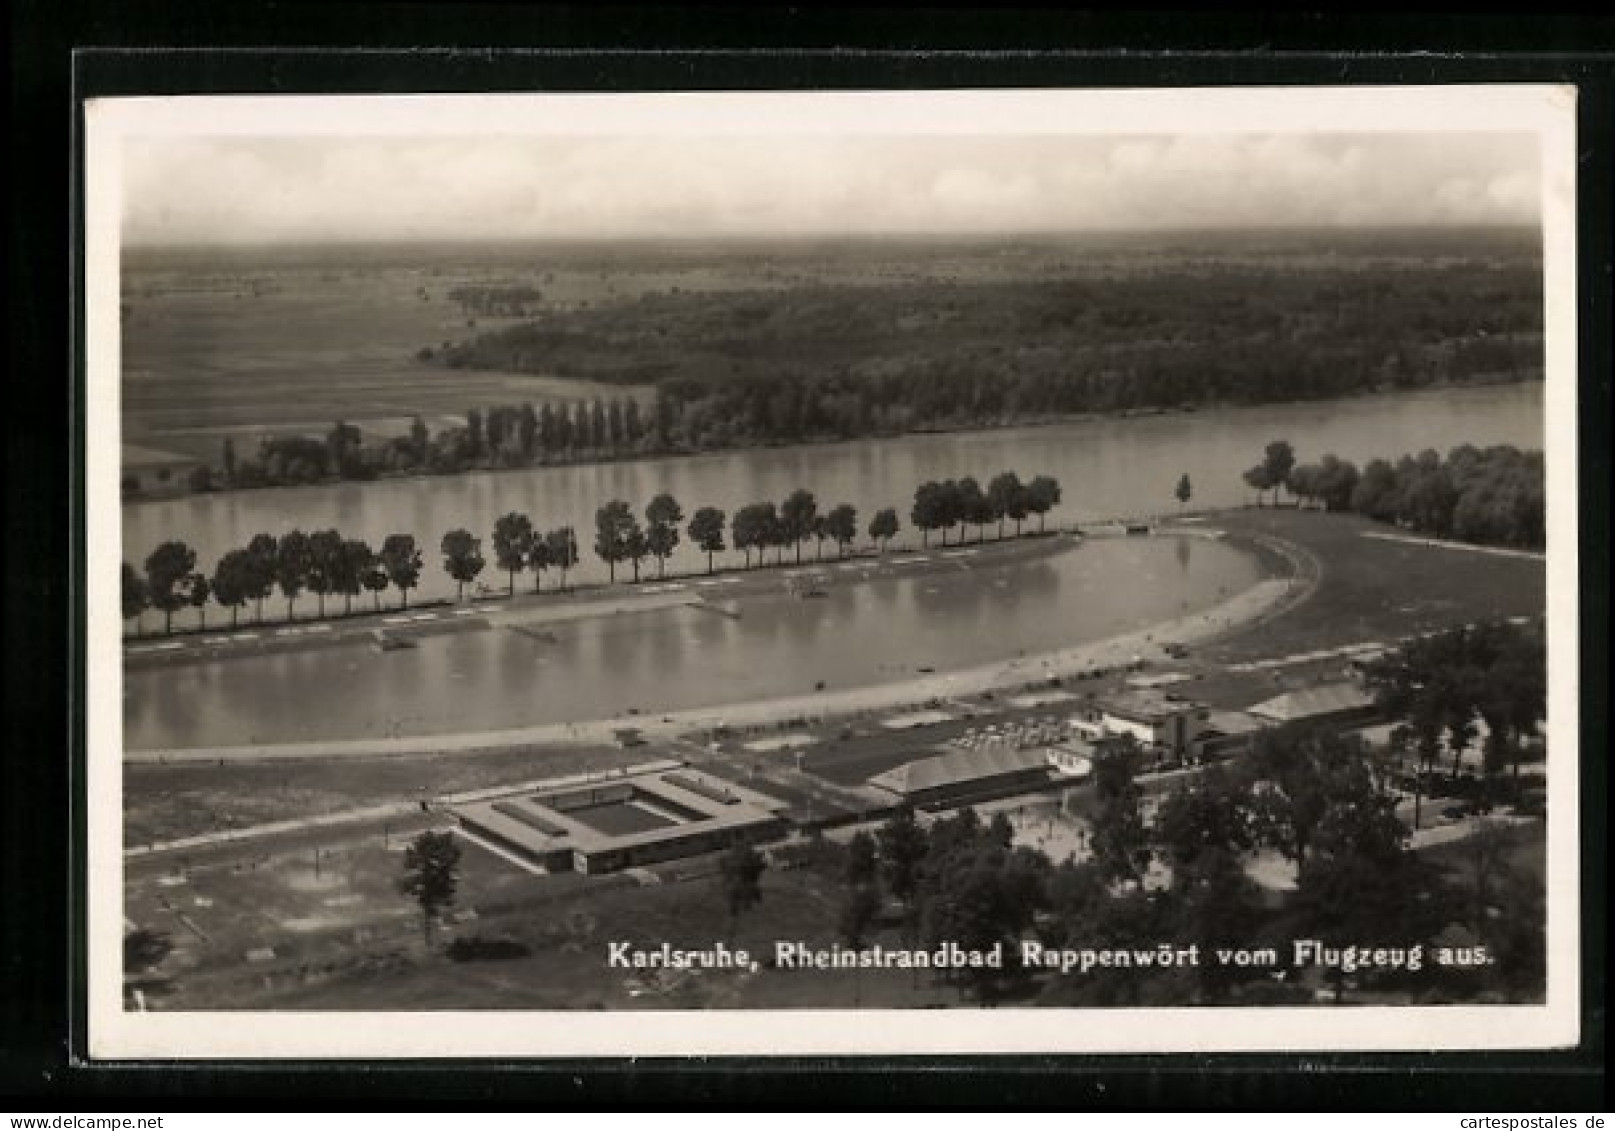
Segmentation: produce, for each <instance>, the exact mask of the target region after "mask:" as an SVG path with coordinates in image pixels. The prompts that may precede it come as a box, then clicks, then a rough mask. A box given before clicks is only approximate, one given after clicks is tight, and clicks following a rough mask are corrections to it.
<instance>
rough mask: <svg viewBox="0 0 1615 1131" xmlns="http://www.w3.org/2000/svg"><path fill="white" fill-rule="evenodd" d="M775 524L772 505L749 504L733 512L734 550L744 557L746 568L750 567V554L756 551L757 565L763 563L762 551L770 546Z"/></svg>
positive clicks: (775, 518) (775, 519)
mask: <svg viewBox="0 0 1615 1131" xmlns="http://www.w3.org/2000/svg"><path fill="white" fill-rule="evenodd" d="M776 524H777V517H776V515H775V513H774V504H773V503H751V504H748V505H747V506H744V507H741V508H740V509H739V510H738V511H736V512H735V521H734V525H733V527H732V528H731V530H732V533H733V535H734V540H735V549H737V550H740V551H741V552H742V553H744V554H745V555H746V566H747V568H750V566H751V552H752V550H753V549H755V550H756V551H757V564H758V565H761V564H762V562H763V551H764V550H765V549H766V548H767V547H768V546H769V545H771V544H772V542H771V539H772V538H773V529H774V526H775V525H776Z"/></svg>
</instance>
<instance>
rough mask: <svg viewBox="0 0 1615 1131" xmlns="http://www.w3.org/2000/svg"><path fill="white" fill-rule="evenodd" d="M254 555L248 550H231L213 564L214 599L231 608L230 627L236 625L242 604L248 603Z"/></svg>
mask: <svg viewBox="0 0 1615 1131" xmlns="http://www.w3.org/2000/svg"><path fill="white" fill-rule="evenodd" d="M251 559H252V555H251V553H250V552H249V551H247V550H230V551H229V552H227V553H226V554H225V555H224V556H223V557H221V558H220V559H219V560H218V562H216V563H215V564H214V566H213V584H212V588H213V599H214V600H216V601H218V603H219V604H221V605H223V606H224V607H225V608H227V609H229V610H230V627H231V628H234V627H236V619H237V616H238V614H239V613H240V612H241V606H242V605H245V604H246V603H247V598H248V597H249V593H248V591H247V587H248V584H249V578H250V577H251V573H252V560H251Z"/></svg>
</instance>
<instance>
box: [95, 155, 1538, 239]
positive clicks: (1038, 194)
mask: <svg viewBox="0 0 1615 1131" xmlns="http://www.w3.org/2000/svg"><path fill="white" fill-rule="evenodd" d="M123 177H124V180H123V186H124V194H123V220H124V238H125V239H126V240H127V241H129V242H130V243H139V244H161V243H215V242H264V241H270V242H273V241H281V240H285V241H301V240H332V239H337V240H386V239H421V238H427V239H482V238H498V239H530V238H544V237H567V238H573V237H614V236H624V237H636V236H650V237H702V236H744V235H773V234H791V235H856V234H879V233H894V234H897V233H950V234H951V233H958V234H967V233H1020V232H1048V231H1084V230H1105V231H1115V230H1126V229H1164V228H1220V227H1250V226H1281V225H1306V226H1332V227H1352V226H1375V225H1402V224H1417V225H1430V224H1434V225H1470V224H1519V223H1535V222H1537V221H1538V219H1539V214H1540V206H1539V195H1540V174H1539V167H1538V157H1537V139H1536V138H1535V137H1533V136H1531V135H1529V134H1485V133H1453V134H1441V135H1434V134H1406V133H1403V134H1394V135H1392V134H1365V133H1357V134H1331V135H1324V134H1305V133H1302V134H1296V133H1286V134H1266V135H1259V134H1238V135H1205V134H1200V135H1155V136H1142V135H1140V136H1109V137H1091V136H1090V137H1083V136H1050V135H1045V136H1022V137H990V136H984V137H970V136H947V137H917V136H893V137H871V136H856V137H833V136H828V137H827V136H822V135H820V136H812V135H801V136H792V135H768V136H751V137H745V136H740V137H737V136H720V137H698V136H697V137H692V136H680V137H643V138H635V137H624V136H614V137H592V138H591V137H576V136H572V137H513V136H492V137H490V136H479V137H452V136H433V137H422V138H399V137H382V138H375V137H372V138H339V137H298V138H290V137H288V138H268V137H240V136H236V137H228V138H220V137H214V138H209V137H194V136H193V137H173V136H169V137H158V138H130V139H127V140H126V142H125V148H124V168H123Z"/></svg>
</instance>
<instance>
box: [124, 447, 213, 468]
mask: <svg viewBox="0 0 1615 1131" xmlns="http://www.w3.org/2000/svg"><path fill="white" fill-rule="evenodd" d="M201 462H202V461H201V460H199V459H197V458H196V457H195V456H185V455H180V454H179V453H178V452H165V451H162V450H161V449H158V448H143V447H141V446H140V445H138V444H125V445H124V446H123V466H124V470H126V471H128V470H133V469H137V468H142V467H180V466H184V465H186V464H193V463H201Z"/></svg>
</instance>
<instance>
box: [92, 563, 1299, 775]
mask: <svg viewBox="0 0 1615 1131" xmlns="http://www.w3.org/2000/svg"><path fill="white" fill-rule="evenodd" d="M1315 583H1316V582H1315V579H1308V578H1305V577H1296V576H1291V577H1270V578H1267V579H1264V580H1262V581H1258V582H1257V583H1256V584H1255V585H1252V586H1251V587H1249V588H1247V589H1245V590H1242V591H1241V592H1239V593H1237V594H1235V595H1233V596H1232V597H1229V598H1227V599H1226V600H1224V601H1222V602H1219V603H1218V604H1216V605H1212V606H1210V607H1208V608H1204V609H1201V610H1200V611H1198V612H1194V613H1188V614H1183V615H1180V616H1177V617H1171V618H1168V619H1166V620H1163V621H1158V622H1155V623H1153V624H1149V625H1145V626H1143V627H1141V628H1138V629H1135V630H1133V631H1131V632H1126V633H1121V634H1118V635H1115V636H1111V637H1106V638H1103V639H1100V640H1094V641H1088V642H1085V643H1081V644H1075V645H1071V646H1069V647H1066V648H1062V649H1058V650H1055V651H1050V652H1043V653H1037V654H1033V655H1028V656H1019V657H1015V658H1013V659H1008V660H999V661H995V662H993V663H989V664H981V665H977V666H975V667H970V668H962V669H958V670H955V671H947V672H937V673H934V674H927V675H924V676H920V677H918V678H914V679H907V680H898V681H894V682H891V683H881V684H875V685H871V686H867V687H859V688H848V689H845V690H840V691H825V692H812V693H808V694H799V695H790V696H779V697H776V698H772V699H760V700H753V701H749V702H741V703H735V704H721V705H716V706H707V707H691V708H686V709H683V710H679V711H672V712H666V713H661V714H656V715H648V716H647V715H637V714H636V715H618V716H614V717H608V718H603V719H591V720H581V721H576V722H565V723H543V724H537V725H534V726H528V727H516V728H508V729H501V730H489V731H462V732H459V733H451V734H428V735H408V736H399V737H393V738H360V739H333V740H326V741H311V742H290V743H260V744H253V745H244V746H233V747H183V748H174V749H147V750H129V749H125V751H124V753H123V760H124V762H125V763H126V764H154V763H155V764H162V763H182V762H215V761H216V762H221V763H230V762H235V763H251V762H260V763H261V762H275V761H315V760H324V759H332V758H337V759H345V758H385V757H392V756H402V755H420V754H470V753H479V752H488V751H496V750H503V749H511V748H519V747H555V746H576V745H612V744H615V743H616V742H617V740H618V734H619V732H622V731H632V732H633V733H634V734H635V735H636V736H637V737H638V738H640V739H642V740H669V739H678V738H685V737H688V736H690V735H696V734H702V733H708V732H711V731H713V730H716V729H719V728H737V729H745V728H753V727H759V726H770V725H783V724H789V723H793V722H795V721H798V720H801V721H804V722H807V721H823V720H825V719H830V718H839V717H846V716H853V715H858V714H862V713H866V712H870V711H880V710H892V709H897V708H901V707H909V706H913V705H916V704H921V703H925V702H928V701H930V700H933V699H947V698H950V697H954V696H960V695H975V694H981V693H983V692H987V691H994V692H996V691H1000V690H1005V689H1010V688H1018V687H1023V686H1026V685H1028V684H1033V683H1038V682H1043V681H1047V680H1051V679H1056V678H1062V679H1063V678H1067V677H1071V676H1078V675H1082V674H1084V673H1088V672H1093V671H1098V670H1102V669H1104V670H1109V669H1113V668H1117V667H1123V666H1126V665H1128V664H1131V663H1134V662H1138V661H1144V662H1149V661H1158V660H1162V659H1166V658H1168V657H1167V653H1166V651H1165V645H1167V644H1169V643H1170V644H1179V645H1197V644H1200V643H1203V642H1205V641H1207V640H1209V639H1212V638H1214V637H1218V636H1222V635H1224V634H1227V633H1230V632H1233V631H1234V630H1236V629H1239V628H1243V627H1245V626H1246V625H1249V624H1252V623H1255V622H1258V621H1261V620H1263V619H1265V618H1267V617H1268V616H1271V615H1273V614H1275V613H1277V612H1279V611H1282V607H1283V606H1284V605H1285V604H1287V603H1288V602H1287V600H1286V599H1287V598H1291V597H1299V596H1304V595H1305V594H1306V593H1307V592H1308V591H1310V588H1311V586H1312V585H1313V584H1315Z"/></svg>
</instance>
